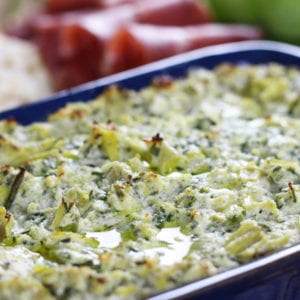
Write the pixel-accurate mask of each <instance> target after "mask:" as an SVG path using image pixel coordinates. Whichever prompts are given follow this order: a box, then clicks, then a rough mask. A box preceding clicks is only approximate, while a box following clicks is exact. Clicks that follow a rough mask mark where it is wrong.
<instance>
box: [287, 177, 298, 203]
mask: <svg viewBox="0 0 300 300" xmlns="http://www.w3.org/2000/svg"><path fill="white" fill-rule="evenodd" d="M288 186H289V189H290V191H291V194H292V198H293V201H294V202H297V197H296V194H295V189H294V187H293V184H292V183H291V182H289V183H288Z"/></svg>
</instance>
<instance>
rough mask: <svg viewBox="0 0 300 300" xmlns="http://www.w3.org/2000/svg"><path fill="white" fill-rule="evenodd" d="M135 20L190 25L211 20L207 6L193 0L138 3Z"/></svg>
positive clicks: (155, 0)
mask: <svg viewBox="0 0 300 300" xmlns="http://www.w3.org/2000/svg"><path fill="white" fill-rule="evenodd" d="M139 4H140V5H139V6H138V7H137V13H136V16H135V21H136V22H138V23H148V24H156V25H176V26H184V25H192V24H200V23H206V22H211V21H212V16H211V12H210V9H209V7H208V6H207V5H206V4H205V3H204V2H201V1H195V0H163V1H162V0H154V1H153V0H152V1H151V2H150V1H144V2H142V3H139Z"/></svg>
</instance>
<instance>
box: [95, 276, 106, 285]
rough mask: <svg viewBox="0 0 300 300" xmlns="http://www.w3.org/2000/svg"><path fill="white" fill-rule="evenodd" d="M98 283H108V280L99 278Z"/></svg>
mask: <svg viewBox="0 0 300 300" xmlns="http://www.w3.org/2000/svg"><path fill="white" fill-rule="evenodd" d="M96 280H97V282H98V283H106V282H107V281H108V280H107V278H106V277H104V276H102V277H97V279H96Z"/></svg>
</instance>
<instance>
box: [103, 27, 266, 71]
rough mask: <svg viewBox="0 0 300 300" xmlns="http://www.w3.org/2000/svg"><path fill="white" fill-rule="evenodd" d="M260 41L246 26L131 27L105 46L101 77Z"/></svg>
mask: <svg viewBox="0 0 300 300" xmlns="http://www.w3.org/2000/svg"><path fill="white" fill-rule="evenodd" d="M260 38H262V32H261V30H260V29H259V28H257V27H253V26H246V25H223V24H202V25H194V26H186V27H175V26H172V27H166V26H152V25H141V24H131V25H130V26H128V27H126V28H122V29H120V30H119V31H118V32H117V33H116V34H115V36H114V38H112V39H111V40H110V43H109V44H108V45H107V47H106V52H105V57H104V65H103V72H102V73H103V74H105V75H109V74H112V73H116V72H119V71H123V70H127V69H130V68H133V67H137V66H140V65H143V64H146V63H149V62H153V61H156V60H159V59H162V58H166V57H169V56H172V55H175V54H179V53H183V52H186V51H189V50H193V49H197V48H201V47H204V46H209V45H215V44H220V43H226V42H235V41H241V40H253V39H260Z"/></svg>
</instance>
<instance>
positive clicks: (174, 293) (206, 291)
mask: <svg viewBox="0 0 300 300" xmlns="http://www.w3.org/2000/svg"><path fill="white" fill-rule="evenodd" d="M224 62H230V63H238V64H248V63H250V64H257V63H268V62H277V63H281V64H284V65H293V66H296V67H300V48H298V47H296V46H292V45H287V44H283V43H278V42H273V41H250V42H237V43H232V44H226V45H219V46H212V47H207V48H202V49H199V50H195V51H192V52H189V53H186V54H182V55H178V56H174V57H172V58H168V59H165V60H162V61H159V62H156V63H152V64H149V65H146V66H142V67H139V68H136V69H133V70H129V71H126V72H122V73H119V74H116V75H113V76H109V77H106V78H103V79H100V80H97V81H94V82H91V83H88V84H84V85H81V86H79V87H76V88H73V89H70V90H65V91H62V92H60V93H57V94H54V95H52V96H50V97H49V98H46V99H43V100H41V101H39V102H36V103H33V104H29V105H25V106H22V107H19V108H15V109H11V110H8V111H5V112H2V113H0V119H7V118H14V119H15V120H17V121H18V122H19V123H21V124H29V123H32V122H36V121H42V120H45V119H46V117H47V115H48V114H50V113H52V112H54V111H55V110H57V109H58V108H60V107H62V106H64V105H65V104H66V103H68V102H74V101H88V100H91V99H93V98H95V97H96V96H97V95H99V94H100V93H101V92H102V91H103V90H104V89H105V88H106V87H107V86H109V85H111V84H118V85H120V86H123V87H126V88H133V89H140V88H142V87H143V86H146V85H148V84H149V83H150V82H151V81H152V78H153V77H155V76H159V75H163V74H168V75H171V76H172V77H175V78H176V77H180V76H183V75H184V74H185V73H186V72H187V71H188V70H189V69H191V68H195V67H205V68H213V67H214V66H216V65H218V64H220V63H224ZM149 299H151V300H160V299H177V300H179V299H193V300H194V299H200V300H201V299H205V300H218V299H222V300H229V299H230V300H250V299H251V300H252V299H255V300H295V299H300V244H297V245H294V246H291V247H288V248H285V249H283V250H280V251H277V252H275V253H273V254H271V255H268V256H266V257H264V258H260V259H257V260H254V261H252V262H250V263H247V264H245V265H243V266H240V267H237V268H234V269H231V270H228V271H225V272H222V273H219V274H217V275H214V276H211V277H208V278H205V279H201V280H196V281H194V282H191V283H189V284H186V285H183V286H180V287H177V288H175V289H172V290H168V291H166V292H163V293H161V294H158V295H154V296H152V297H150V298H149Z"/></svg>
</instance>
